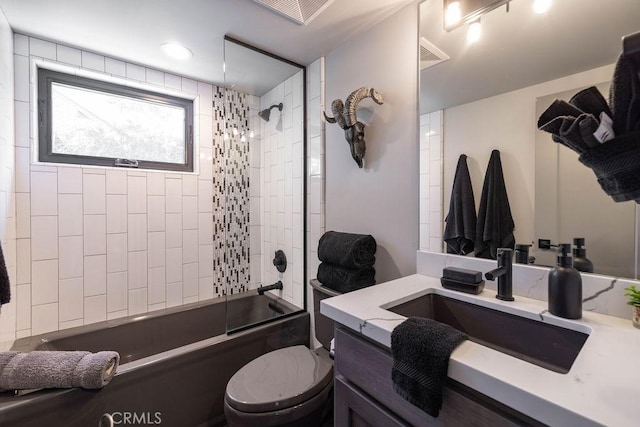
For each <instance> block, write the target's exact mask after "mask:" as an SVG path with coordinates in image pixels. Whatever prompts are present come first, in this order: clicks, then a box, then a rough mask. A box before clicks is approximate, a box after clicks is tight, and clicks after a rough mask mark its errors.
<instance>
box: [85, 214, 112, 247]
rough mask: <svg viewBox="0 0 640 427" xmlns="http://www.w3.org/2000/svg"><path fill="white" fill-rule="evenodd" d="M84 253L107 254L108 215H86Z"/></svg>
mask: <svg viewBox="0 0 640 427" xmlns="http://www.w3.org/2000/svg"><path fill="white" fill-rule="evenodd" d="M84 254H85V255H106V254H107V216H106V215H84Z"/></svg>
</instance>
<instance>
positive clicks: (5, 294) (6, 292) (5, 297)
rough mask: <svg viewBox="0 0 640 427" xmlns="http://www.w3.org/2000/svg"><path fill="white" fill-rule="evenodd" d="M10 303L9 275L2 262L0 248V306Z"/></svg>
mask: <svg viewBox="0 0 640 427" xmlns="http://www.w3.org/2000/svg"><path fill="white" fill-rule="evenodd" d="M9 301H11V287H10V283H9V274H8V273H7V265H6V264H5V261H4V254H3V252H2V246H0V306H2V305H3V304H6V303H8V302H9Z"/></svg>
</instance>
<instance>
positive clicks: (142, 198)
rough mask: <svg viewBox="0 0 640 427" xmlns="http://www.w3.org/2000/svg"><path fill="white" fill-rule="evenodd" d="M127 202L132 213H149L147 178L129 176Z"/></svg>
mask: <svg viewBox="0 0 640 427" xmlns="http://www.w3.org/2000/svg"><path fill="white" fill-rule="evenodd" d="M127 181H128V190H129V191H128V193H127V204H128V209H129V213H130V214H137V213H147V179H146V177H144V176H128V177H127Z"/></svg>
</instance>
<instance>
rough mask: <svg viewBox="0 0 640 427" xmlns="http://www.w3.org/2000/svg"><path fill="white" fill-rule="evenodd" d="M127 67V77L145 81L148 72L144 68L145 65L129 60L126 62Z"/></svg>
mask: <svg viewBox="0 0 640 427" xmlns="http://www.w3.org/2000/svg"><path fill="white" fill-rule="evenodd" d="M125 65H126V67H127V78H128V79H132V80H138V81H141V82H143V81H145V79H146V73H145V70H144V67H141V66H139V65H135V64H131V63H129V62H127V63H126V64H125Z"/></svg>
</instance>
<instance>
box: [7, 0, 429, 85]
mask: <svg viewBox="0 0 640 427" xmlns="http://www.w3.org/2000/svg"><path fill="white" fill-rule="evenodd" d="M412 2H413V3H417V0H336V1H334V2H333V3H331V4H330V5H329V6H328V7H327V8H326V9H325V10H324V11H323V12H322V13H320V14H319V15H318V16H317V17H316V18H315V19H313V20H312V21H311V22H310V23H309V24H308V25H306V26H301V25H298V24H296V23H293V22H292V21H290V20H289V19H286V18H284V17H282V16H280V15H277V14H275V13H274V12H272V11H270V10H268V9H267V8H265V7H263V6H260V5H258V4H257V3H255V2H253V1H251V0H181V1H180V0H0V8H1V9H2V10H3V11H4V13H5V15H6V16H7V19H8V20H9V24H10V25H11V27H12V28H13V29H14V31H16V32H21V33H24V34H28V35H34V36H38V37H40V38H44V39H49V40H52V41H58V42H62V43H64V44H68V45H71V46H76V47H80V48H83V49H86V50H91V51H95V52H99V53H102V54H105V55H107V56H113V57H117V58H121V59H124V60H126V61H129V62H134V63H139V64H141V65H145V66H149V67H153V68H158V69H162V70H165V71H169V72H173V73H177V74H180V75H183V76H187V77H191V78H194V79H198V80H203V81H207V82H211V83H215V84H222V83H223V72H222V62H223V37H224V35H225V34H229V35H231V36H233V37H234V38H237V39H239V40H242V41H244V42H247V43H250V44H252V45H254V46H256V47H259V48H262V49H265V50H267V51H269V52H271V53H274V54H276V55H279V56H282V57H284V58H286V59H289V60H291V61H294V62H297V63H300V64H302V65H308V64H310V63H311V62H313V61H314V60H316V59H318V58H319V57H321V56H323V55H326V54H328V53H329V52H330V51H331V50H333V49H334V48H336V47H337V46H339V45H341V44H342V43H344V42H345V41H346V40H348V39H349V38H351V37H353V36H354V35H356V34H358V33H359V32H361V31H363V30H366V29H368V28H370V27H372V26H374V25H375V24H377V23H378V22H380V21H382V20H383V19H384V18H386V17H388V16H390V15H391V14H393V13H394V12H396V11H397V10H399V9H400V8H401V7H403V6H404V5H406V4H408V3H412ZM166 42H178V43H180V44H182V45H184V46H186V47H188V48H189V49H191V50H192V51H193V54H194V56H193V58H192V59H190V60H188V61H176V60H172V59H169V58H167V57H165V56H164V55H163V54H162V52H161V51H160V45H161V44H162V43H166Z"/></svg>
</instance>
